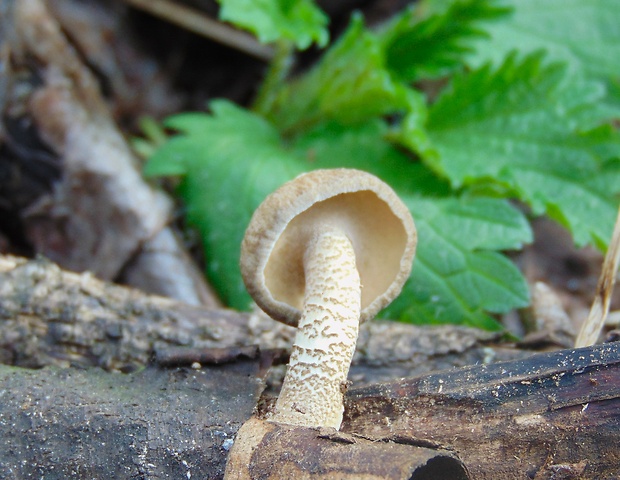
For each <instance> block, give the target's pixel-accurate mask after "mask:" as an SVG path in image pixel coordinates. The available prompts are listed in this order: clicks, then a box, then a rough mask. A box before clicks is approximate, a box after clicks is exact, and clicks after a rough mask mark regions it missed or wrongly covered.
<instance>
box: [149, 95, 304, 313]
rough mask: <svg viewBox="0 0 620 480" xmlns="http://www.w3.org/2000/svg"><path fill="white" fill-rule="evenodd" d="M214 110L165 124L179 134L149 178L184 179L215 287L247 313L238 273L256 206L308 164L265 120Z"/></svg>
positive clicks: (235, 110)
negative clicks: (298, 158)
mask: <svg viewBox="0 0 620 480" xmlns="http://www.w3.org/2000/svg"><path fill="white" fill-rule="evenodd" d="M211 111H212V115H206V114H184V115H178V116H174V117H171V118H170V119H169V120H168V121H166V126H168V127H170V128H173V129H175V130H178V131H179V132H180V135H178V136H175V137H173V138H171V139H170V140H169V141H168V143H166V144H165V145H164V146H163V147H161V148H160V149H159V150H158V151H157V153H156V154H155V155H154V156H153V157H152V158H151V159H150V160H149V162H148V164H147V165H146V170H145V173H146V174H148V175H162V174H166V175H183V177H182V183H181V185H180V188H179V194H180V195H181V197H182V198H183V200H184V202H185V205H186V215H187V220H188V222H189V223H190V224H192V225H194V226H195V227H196V228H197V229H198V231H199V232H200V234H201V237H202V240H203V246H204V252H205V258H206V264H207V276H208V278H209V281H210V282H211V284H212V285H213V286H214V288H215V289H216V290H217V292H218V293H219V295H220V297H221V298H222V300H223V301H224V302H225V303H226V304H227V305H229V306H231V307H234V308H237V309H240V310H247V309H248V307H249V305H250V302H251V299H250V297H249V295H248V293H247V292H246V290H245V287H244V285H243V282H242V280H241V274H240V272H239V254H240V247H241V240H242V238H243V233H244V232H245V229H246V227H247V225H248V223H249V222H250V218H251V216H252V213H253V212H254V210H255V209H256V207H257V206H258V205H259V204H260V203H261V202H262V201H263V200H264V198H265V197H266V196H267V195H268V194H269V193H271V192H272V191H273V190H275V189H276V188H278V187H279V186H280V185H281V184H282V183H284V182H286V181H288V180H290V179H291V178H293V177H295V176H296V175H298V174H299V173H301V172H302V163H301V162H299V161H297V162H296V161H295V159H294V158H291V156H292V153H290V152H287V151H286V150H284V149H283V148H282V146H281V143H280V137H279V135H278V132H277V131H276V130H275V129H274V128H273V127H272V126H271V125H270V124H269V123H267V122H266V121H265V120H263V119H262V118H260V117H258V116H256V115H253V114H251V113H250V112H247V111H245V110H243V109H241V108H239V107H237V106H235V105H233V104H231V103H229V102H226V101H214V102H212V103H211Z"/></svg>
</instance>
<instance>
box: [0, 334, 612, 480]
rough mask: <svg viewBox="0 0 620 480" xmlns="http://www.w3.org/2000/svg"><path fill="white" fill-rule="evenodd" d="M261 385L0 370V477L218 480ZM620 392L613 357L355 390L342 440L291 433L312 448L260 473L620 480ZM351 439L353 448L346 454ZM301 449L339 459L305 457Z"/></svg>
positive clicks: (221, 376)
mask: <svg viewBox="0 0 620 480" xmlns="http://www.w3.org/2000/svg"><path fill="white" fill-rule="evenodd" d="M258 371H259V361H258V360H244V361H240V362H237V363H229V364H225V365H222V366H215V365H209V366H206V367H203V368H201V369H199V370H193V369H186V368H181V369H172V370H167V369H160V368H147V369H145V370H142V371H140V372H137V373H134V374H129V375H124V374H118V373H117V374H113V373H107V372H103V371H101V370H97V369H86V370H76V369H56V368H52V369H49V368H48V369H42V370H27V369H19V368H15V367H0V385H2V389H1V390H0V405H1V406H0V438H2V443H3V448H1V449H0V466H1V468H2V469H1V470H0V476H2V478H27V477H29V476H34V475H35V474H36V475H40V474H43V473H45V475H44V476H45V478H66V477H67V476H73V475H75V474H76V473H75V472H77V474H78V475H80V476H88V478H95V479H99V478H101V479H104V478H165V477H166V476H170V477H171V478H180V477H181V476H182V475H185V476H186V475H187V474H188V473H189V474H191V478H194V479H195V478H222V476H223V472H224V466H225V464H226V460H227V456H228V452H229V450H230V448H231V447H232V446H233V438H234V435H235V433H236V432H237V430H238V429H239V427H240V426H241V425H242V424H243V423H244V422H245V421H246V420H247V419H248V418H249V417H250V416H251V414H252V412H253V409H254V406H255V405H256V404H257V403H259V404H260V405H262V408H261V409H259V410H260V412H262V414H264V413H265V412H268V410H269V405H270V404H271V403H272V402H271V401H270V400H269V399H264V398H263V399H262V400H260V398H259V397H260V391H261V389H262V387H263V384H262V382H261V380H260V378H259V375H258ZM619 379H620V349H619V348H618V344H616V343H613V344H606V345H600V346H595V347H588V348H582V349H575V350H563V351H559V352H552V353H544V354H537V355H534V356H532V357H530V358H528V359H526V360H518V361H512V362H501V363H497V364H494V365H481V366H475V367H468V368H464V369H457V370H453V371H448V372H439V373H435V374H429V375H424V376H421V377H418V378H414V379H408V380H402V381H398V382H392V383H386V384H380V385H375V386H369V387H365V388H362V389H356V390H352V391H350V392H349V393H348V394H347V396H346V412H345V421H344V424H343V428H342V433H339V434H336V435H326V432H325V431H321V430H316V431H309V429H300V430H299V431H297V432H295V429H293V431H292V432H291V431H290V430H289V432H288V433H287V435H289V436H291V438H299V439H303V438H306V441H297V442H292V441H291V442H290V444H289V450H288V451H287V452H286V454H284V453H282V452H280V457H279V458H280V460H277V458H278V457H277V456H275V457H274V456H273V453H272V454H271V455H272V456H271V457H270V458H271V461H280V462H282V464H281V466H282V467H283V469H278V468H277V464H276V465H275V466H272V467H270V469H269V471H270V472H271V473H269V474H268V475H267V473H266V471H263V470H261V471H263V472H264V473H265V475H267V476H265V478H291V477H286V476H278V475H284V474H285V473H286V472H289V474H290V472H296V476H297V477H299V478H347V477H344V476H343V475H342V474H340V475H341V476H338V475H339V474H338V472H342V471H345V470H348V471H353V472H356V471H357V472H360V471H361V470H360V468H361V467H360V465H351V464H350V462H356V461H357V460H356V459H359V458H360V457H359V455H355V454H352V452H353V451H354V448H357V449H359V448H368V450H367V451H373V452H374V453H373V455H376V456H377V461H376V462H374V463H372V465H375V467H376V469H375V470H372V468H373V467H372V465H365V466H364V468H365V470H364V472H365V473H364V474H365V475H368V477H366V478H398V477H395V476H394V475H391V476H390V475H386V472H385V471H384V472H382V471H381V468H386V466H388V465H392V466H394V465H395V464H394V461H395V460H393V461H392V462H390V461H386V458H387V459H388V460H389V459H390V458H392V457H390V455H395V457H393V459H394V458H397V459H398V458H400V459H401V460H400V461H401V462H402V461H403V460H402V459H403V458H405V457H403V456H402V455H403V453H402V447H401V446H409V447H412V450H417V449H418V448H422V449H424V452H428V450H429V449H430V450H435V451H436V457H439V458H442V459H444V460H443V461H444V462H446V465H447V468H448V467H449V468H451V469H454V468H456V467H455V465H457V466H458V465H460V464H461V463H454V462H462V465H463V470H462V471H461V473H460V474H461V475H464V473H463V472H465V471H466V472H468V475H469V477H463V476H462V477H457V478H472V479H476V480H478V479H483V480H484V479H498V478H501V479H525V478H536V479H543V478H549V479H550V478H566V479H570V478H575V479H577V478H579V479H611V478H617V477H618V475H620V434H618V431H619V427H620V381H619ZM285 430H286V429H285ZM328 433H329V432H328ZM347 436H349V438H359V439H360V440H359V442H357V443H359V445H358V446H357V447H352V448H351V449H347V448H346V445H347V441H343V438H344V439H345V440H346V438H347ZM308 438H313V439H315V440H316V441H317V442H322V443H323V445H331V443H330V442H335V443H337V444H338V447H337V448H335V447H333V446H331V448H329V450H330V452H331V453H330V455H327V456H325V457H316V456H312V455H311V456H310V457H309V456H308V451H309V450H306V448H310V446H311V445H312V441H311V440H308ZM277 439H278V436H275V437H274V436H271V437H268V436H265V437H263V438H259V439H258V443H259V444H260V442H266V443H267V444H269V443H270V442H274V441H277ZM280 440H281V439H280ZM367 441H368V442H369V443H366V442H367ZM325 442H327V443H325ZM357 443H356V442H355V441H354V442H353V443H352V444H357ZM373 445H374V447H373ZM413 447H415V448H413ZM321 448H323V449H325V448H328V447H325V446H323V447H321ZM267 451H268V450H267V449H256V450H255V452H257V453H256V454H255V455H256V457H254V458H252V459H251V462H252V463H253V464H264V463H265V461H264V457H261V455H266V453H265V452H267ZM390 452H391V453H390ZM446 452H447V453H446ZM436 457H433V456H432V455H431V456H429V457H428V459H432V458H436ZM274 459H275V460H274ZM446 459H448V460H449V461H448V460H446ZM451 459H453V460H451ZM310 460H312V462H311V461H310ZM411 461H413V460H411ZM261 462H262V463H261ZM347 462H349V463H347ZM411 465H413V464H411ZM336 466H337V469H336ZM284 467H286V468H284ZM403 468H404V467H403ZM412 468H413V467H412ZM416 468H417V467H416ZM356 469H357V470H356ZM403 471H406V469H404V470H403ZM412 471H413V470H412ZM50 472H52V473H50ZM278 472H280V473H278ZM283 472H284V473H283ZM330 475H331V476H330ZM334 475H336V476H334ZM372 475H374V476H372ZM408 475H409V474H408ZM438 475H439V474H438ZM185 478H188V477H187V476H186V477H185ZM251 478H258V477H251ZM260 478H262V477H260ZM349 478H355V477H349ZM359 478H364V477H363V476H360V477H359ZM402 478H432V477H415V476H404V477H402ZM435 478H442V477H435Z"/></svg>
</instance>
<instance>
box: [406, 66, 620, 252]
mask: <svg viewBox="0 0 620 480" xmlns="http://www.w3.org/2000/svg"><path fill="white" fill-rule="evenodd" d="M604 95H605V89H604V88H603V87H602V86H601V84H600V83H597V82H591V81H585V80H580V79H579V78H567V77H566V71H565V69H564V68H563V67H562V66H561V65H557V64H554V65H545V64H544V63H543V62H542V59H541V56H540V55H532V56H529V57H527V58H526V59H524V60H523V61H517V60H516V57H515V56H514V55H511V56H510V57H509V58H508V59H507V60H506V62H505V63H504V64H503V65H502V66H501V67H500V68H499V69H498V70H497V71H493V70H492V69H491V68H490V67H488V66H485V67H483V68H481V69H479V70H477V71H474V72H472V73H471V74H468V75H460V76H457V77H455V78H454V80H453V82H452V85H451V87H450V88H449V89H448V90H447V91H446V92H444V94H443V95H442V96H441V97H440V98H439V99H438V100H437V102H436V103H435V105H433V107H432V108H431V109H430V111H429V115H428V121H427V130H428V135H429V138H430V141H431V143H432V145H433V147H434V148H433V150H429V149H428V148H427V146H426V145H423V146H422V147H424V148H420V149H418V148H417V146H416V145H415V142H412V144H413V147H414V148H415V149H417V150H419V153H420V154H421V155H422V156H423V157H424V158H425V159H426V161H427V162H428V164H429V165H432V166H433V168H435V169H436V171H438V172H440V173H441V174H442V175H445V176H446V177H448V178H449V179H450V181H451V182H452V184H453V185H454V186H455V187H460V186H463V185H472V184H475V183H477V182H486V181H489V180H492V181H493V182H495V183H496V184H498V185H502V186H503V187H504V188H505V190H506V192H505V194H506V195H507V196H510V195H516V196H517V197H518V198H520V199H522V200H524V201H525V202H527V203H529V204H530V205H531V206H532V208H533V210H534V212H535V213H536V214H542V213H548V214H549V215H551V216H552V217H553V218H556V219H557V220H559V221H561V222H562V223H563V224H564V225H566V226H567V227H568V228H569V229H570V230H571V232H572V234H573V237H574V239H575V241H576V242H577V244H579V245H583V244H585V243H588V242H595V243H597V244H599V245H600V242H601V239H606V238H610V234H611V228H612V226H613V221H614V218H615V214H614V212H615V210H616V207H617V201H616V198H615V195H616V194H617V193H618V192H619V191H620V184H615V185H614V184H610V185H608V186H609V189H607V190H599V189H593V188H592V187H591V185H592V184H597V183H598V182H600V181H601V178H605V177H608V178H610V176H612V177H613V178H616V176H617V168H618V166H617V165H616V163H615V162H611V163H604V161H605V160H606V158H607V157H606V156H602V155H606V154H609V153H610V152H611V151H613V150H614V149H615V150H616V151H618V146H619V145H620V143H619V142H618V138H617V136H616V135H615V133H614V132H613V131H612V130H611V129H603V130H600V129H599V130H596V135H594V134H592V133H590V134H580V133H578V132H577V131H576V129H577V128H578V126H579V123H580V122H581V123H585V124H587V125H592V124H594V123H596V122H597V121H598V122H601V121H602V120H603V119H604V115H605V113H606V112H607V111H606V109H604V108H603V109H601V108H600V102H599V100H601V99H602V98H603V97H604ZM603 145H605V148H603V147H602V146H603ZM603 150H604V152H603Z"/></svg>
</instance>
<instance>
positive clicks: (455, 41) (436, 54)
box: [381, 0, 510, 82]
mask: <svg viewBox="0 0 620 480" xmlns="http://www.w3.org/2000/svg"><path fill="white" fill-rule="evenodd" d="M439 3H440V2H437V1H429V0H427V1H423V2H420V3H419V4H418V5H417V6H416V8H414V9H411V10H409V11H406V12H404V13H403V14H401V15H400V16H399V17H398V18H397V19H395V20H394V21H392V22H391V25H390V26H389V27H388V28H386V29H384V31H383V32H382V34H381V36H382V39H383V41H384V42H385V49H386V64H387V66H388V68H389V70H390V71H391V72H392V73H393V74H395V75H397V76H398V77H399V78H400V79H402V80H403V81H408V82H410V81H416V80H420V79H424V78H436V77H439V76H442V75H446V74H448V73H450V72H452V71H454V70H455V69H457V68H460V67H461V66H462V65H463V64H464V61H465V59H466V54H468V53H471V52H472V51H473V44H474V40H476V39H479V38H480V37H486V36H487V35H486V32H485V30H484V29H483V28H482V26H483V25H486V23H488V22H489V21H490V20H495V19H497V18H500V17H502V16H505V15H506V14H507V13H508V12H509V11H510V9H509V8H505V7H501V6H499V5H498V4H499V2H498V0H452V1H451V2H449V3H448V4H446V2H441V5H438V4H439Z"/></svg>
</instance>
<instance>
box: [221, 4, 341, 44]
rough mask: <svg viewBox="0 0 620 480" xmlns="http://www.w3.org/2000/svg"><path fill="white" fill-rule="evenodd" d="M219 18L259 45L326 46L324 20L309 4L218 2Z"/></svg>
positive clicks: (315, 6)
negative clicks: (281, 42) (249, 34)
mask: <svg viewBox="0 0 620 480" xmlns="http://www.w3.org/2000/svg"><path fill="white" fill-rule="evenodd" d="M218 1H219V3H220V5H221V9H220V18H221V19H222V20H225V21H228V22H231V23H233V24H235V25H237V26H239V27H242V28H245V29H246V30H249V31H251V32H252V33H254V34H255V35H256V36H257V37H258V39H259V40H260V41H261V42H262V43H271V42H275V41H278V40H287V41H291V42H293V43H294V44H295V45H296V46H297V48H299V49H300V50H304V49H306V48H308V47H309V46H310V45H312V43H314V42H316V43H317V44H318V45H319V46H320V47H323V46H325V44H327V40H328V38H329V33H328V31H327V22H328V17H327V15H325V13H323V11H322V10H321V9H320V8H319V7H317V5H316V4H315V3H314V2H313V1H312V0H218Z"/></svg>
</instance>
